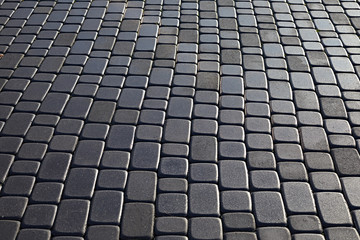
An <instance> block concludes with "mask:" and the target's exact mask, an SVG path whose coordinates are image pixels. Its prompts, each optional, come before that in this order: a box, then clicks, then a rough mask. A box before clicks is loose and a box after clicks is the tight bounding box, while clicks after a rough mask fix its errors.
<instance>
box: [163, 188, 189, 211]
mask: <svg viewBox="0 0 360 240" xmlns="http://www.w3.org/2000/svg"><path fill="white" fill-rule="evenodd" d="M187 201H188V196H187V195H185V194H181V193H163V194H159V195H158V198H157V200H156V211H157V214H158V215H160V216H186V214H187V211H188V204H187Z"/></svg>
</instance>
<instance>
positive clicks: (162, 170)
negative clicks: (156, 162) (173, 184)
mask: <svg viewBox="0 0 360 240" xmlns="http://www.w3.org/2000/svg"><path fill="white" fill-rule="evenodd" d="M187 173H188V160H187V159H185V158H175V157H164V158H161V161H160V166H159V175H160V176H161V177H186V176H187Z"/></svg>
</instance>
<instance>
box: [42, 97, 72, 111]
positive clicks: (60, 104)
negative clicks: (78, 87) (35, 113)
mask: <svg viewBox="0 0 360 240" xmlns="http://www.w3.org/2000/svg"><path fill="white" fill-rule="evenodd" d="M68 99H69V95H68V94H63V93H49V94H47V96H46V97H45V99H44V101H43V102H42V104H41V107H40V109H39V111H40V112H42V113H47V114H58V115H60V114H61V113H62V112H63V110H64V108H65V104H66V102H67V101H68Z"/></svg>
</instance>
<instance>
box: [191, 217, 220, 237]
mask: <svg viewBox="0 0 360 240" xmlns="http://www.w3.org/2000/svg"><path fill="white" fill-rule="evenodd" d="M189 235H190V237H191V238H192V239H196V240H200V239H204V240H205V239H214V240H215V239H216V240H220V239H222V238H223V236H222V224H221V220H220V219H219V218H213V217H198V218H191V219H190V222H189Z"/></svg>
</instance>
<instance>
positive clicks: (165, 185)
mask: <svg viewBox="0 0 360 240" xmlns="http://www.w3.org/2000/svg"><path fill="white" fill-rule="evenodd" d="M157 187H158V191H159V192H160V193H166V192H168V193H169V192H175V193H186V192H187V189H188V183H187V180H186V179H182V178H160V179H159V181H158V184H157Z"/></svg>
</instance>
